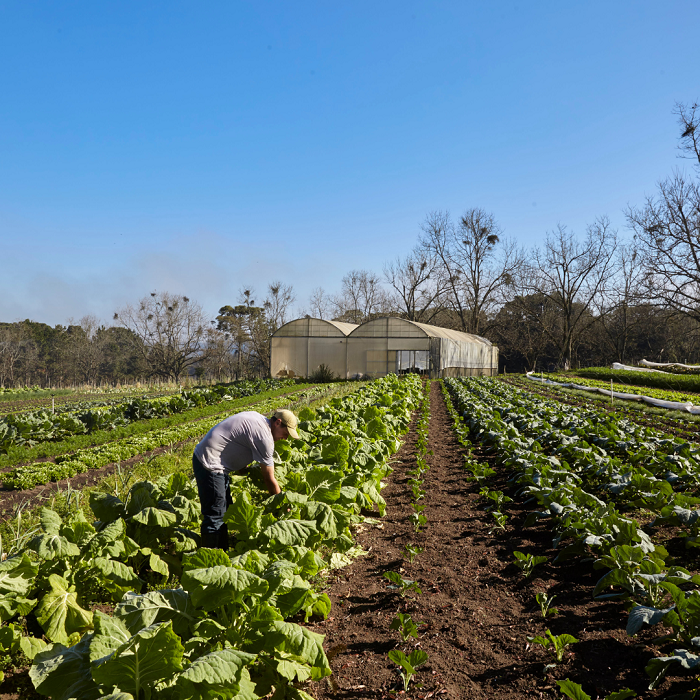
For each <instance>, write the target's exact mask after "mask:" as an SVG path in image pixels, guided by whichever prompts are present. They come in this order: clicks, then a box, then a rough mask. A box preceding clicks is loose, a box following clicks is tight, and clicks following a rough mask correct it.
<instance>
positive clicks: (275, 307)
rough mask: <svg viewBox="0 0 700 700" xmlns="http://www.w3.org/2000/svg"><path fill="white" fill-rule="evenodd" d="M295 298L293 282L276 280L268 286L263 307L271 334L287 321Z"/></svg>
mask: <svg viewBox="0 0 700 700" xmlns="http://www.w3.org/2000/svg"><path fill="white" fill-rule="evenodd" d="M295 299H296V297H295V296H294V290H293V288H292V285H291V284H282V282H279V281H275V282H272V284H269V285H268V286H267V296H266V297H265V301H264V302H263V309H265V319H266V321H267V324H268V330H269V332H270V335H272V334H273V333H274V332H275V331H276V330H277V329H278V328H280V327H281V326H283V325H284V324H285V323H287V320H288V319H287V313H288V311H289V307H290V306H291V305H292V303H293V302H294V300H295Z"/></svg>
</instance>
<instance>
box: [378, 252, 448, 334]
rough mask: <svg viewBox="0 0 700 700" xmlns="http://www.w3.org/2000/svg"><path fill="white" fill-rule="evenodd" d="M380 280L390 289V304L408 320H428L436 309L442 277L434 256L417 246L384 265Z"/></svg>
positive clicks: (440, 292)
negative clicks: (401, 256) (403, 255)
mask: <svg viewBox="0 0 700 700" xmlns="http://www.w3.org/2000/svg"><path fill="white" fill-rule="evenodd" d="M384 280H385V281H386V283H387V284H388V285H389V286H390V287H391V288H392V289H393V290H394V292H393V300H392V301H393V303H392V305H393V306H394V308H395V309H396V310H398V311H399V312H400V314H401V315H402V316H403V317H404V318H406V319H408V320H409V321H418V322H421V323H430V322H431V321H432V320H433V318H434V317H435V315H436V314H437V313H438V312H439V311H440V298H441V296H442V294H443V281H442V279H441V275H440V268H439V266H438V261H437V259H436V257H435V256H434V255H432V254H430V252H429V251H427V250H424V249H423V248H421V247H417V248H415V249H414V250H413V251H411V252H410V253H409V254H408V255H407V256H406V257H405V258H397V259H396V260H395V261H393V262H390V263H387V264H386V265H385V266H384Z"/></svg>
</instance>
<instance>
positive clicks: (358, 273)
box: [331, 270, 389, 324]
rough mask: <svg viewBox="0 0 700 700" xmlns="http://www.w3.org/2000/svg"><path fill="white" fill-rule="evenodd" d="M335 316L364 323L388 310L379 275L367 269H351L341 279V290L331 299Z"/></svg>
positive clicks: (387, 302)
mask: <svg viewBox="0 0 700 700" xmlns="http://www.w3.org/2000/svg"><path fill="white" fill-rule="evenodd" d="M331 303H332V304H333V308H334V312H335V316H336V318H338V320H341V321H347V322H348V323H358V324H359V323H364V322H365V321H368V320H370V319H372V318H374V317H376V316H378V315H381V314H382V313H387V312H388V311H389V300H388V298H387V295H386V293H385V291H384V289H383V288H382V283H381V280H380V279H379V277H378V276H377V275H376V274H375V273H374V272H369V271H368V270H351V271H350V272H348V274H347V275H345V276H344V277H343V279H342V281H341V291H340V294H337V295H336V296H334V297H333V298H332V299H331Z"/></svg>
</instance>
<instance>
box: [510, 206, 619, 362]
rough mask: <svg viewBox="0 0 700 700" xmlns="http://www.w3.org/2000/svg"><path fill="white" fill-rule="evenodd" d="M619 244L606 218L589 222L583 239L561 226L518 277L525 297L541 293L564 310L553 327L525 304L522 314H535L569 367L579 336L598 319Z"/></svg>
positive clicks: (559, 308)
mask: <svg viewBox="0 0 700 700" xmlns="http://www.w3.org/2000/svg"><path fill="white" fill-rule="evenodd" d="M616 248H617V233H616V232H615V231H614V230H613V229H611V227H610V222H609V221H608V219H607V218H606V217H601V218H600V219H598V220H597V221H596V222H595V223H594V224H592V225H590V226H588V228H587V229H586V234H585V236H584V237H583V239H578V238H577V237H576V236H575V235H574V234H573V233H572V232H570V231H567V229H566V227H565V226H561V225H560V226H558V227H557V228H556V229H555V230H554V231H552V232H550V233H549V234H547V237H546V240H545V244H544V246H543V247H542V248H539V247H537V248H535V249H534V250H533V251H532V253H531V259H530V262H529V264H528V265H527V267H526V268H525V269H524V274H523V275H522V276H521V277H520V286H521V288H522V289H523V290H524V292H525V295H528V294H536V295H542V297H544V298H545V299H546V300H547V303H548V304H550V305H551V306H553V307H555V308H557V309H558V310H559V312H560V313H559V318H560V321H559V323H558V324H557V325H556V326H554V328H552V327H551V326H550V325H549V324H548V325H544V324H542V323H541V322H540V321H539V320H538V319H539V317H538V316H533V315H532V312H531V309H529V307H528V306H525V305H522V312H523V313H524V314H527V315H530V316H533V320H534V321H535V322H537V323H539V325H540V326H541V328H542V332H543V333H546V334H547V335H548V336H549V338H550V339H551V341H552V342H553V343H554V344H555V346H556V347H557V349H558V351H559V361H560V362H561V363H562V365H563V367H564V369H570V368H571V361H572V357H573V354H574V349H575V347H576V345H577V344H578V342H579V340H580V338H581V335H582V334H583V333H584V332H585V331H586V330H588V329H589V328H590V327H591V326H592V325H593V324H594V323H595V322H596V320H597V316H595V315H594V314H593V313H592V310H593V309H594V308H595V307H599V308H600V307H601V306H602V303H601V302H600V301H599V299H600V297H602V296H603V295H604V294H605V292H606V290H607V287H608V283H609V281H610V279H611V277H612V276H613V275H614V273H615V250H616ZM525 295H520V296H519V297H516V300H517V299H518V298H524V296H525Z"/></svg>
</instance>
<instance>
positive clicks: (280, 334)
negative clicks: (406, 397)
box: [271, 317, 498, 378]
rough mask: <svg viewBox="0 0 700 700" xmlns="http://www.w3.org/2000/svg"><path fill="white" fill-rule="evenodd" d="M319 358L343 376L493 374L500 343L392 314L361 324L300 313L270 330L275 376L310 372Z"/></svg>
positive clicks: (317, 365) (319, 360)
mask: <svg viewBox="0 0 700 700" xmlns="http://www.w3.org/2000/svg"><path fill="white" fill-rule="evenodd" d="M321 364H325V365H326V366H327V367H329V368H330V369H331V370H332V371H333V373H334V374H337V375H338V376H340V377H342V378H355V377H383V376H385V375H387V374H390V373H392V372H395V373H397V374H404V373H406V372H417V373H420V374H426V375H429V376H430V377H451V376H461V375H483V374H486V375H492V374H497V373H498V348H497V347H495V346H494V345H492V344H491V343H490V342H489V341H488V340H486V339H485V338H481V337H479V336H476V335H470V334H468V333H461V332H459V331H453V330H449V329H447V328H439V327H437V326H429V325H426V324H424V323H416V322H414V321H406V320H405V319H401V318H393V317H384V318H378V319H375V320H372V321H367V322H365V323H363V324H362V325H360V326H355V325H353V324H350V323H339V322H337V321H322V320H320V319H298V320H297V321H291V322H290V323H287V324H286V325H284V326H282V328H280V329H279V330H278V331H277V332H276V333H275V334H274V335H273V336H272V361H271V373H272V376H275V377H290V376H291V377H294V376H300V377H308V376H309V375H310V374H312V373H313V372H314V371H316V370H317V369H318V367H319V365H321Z"/></svg>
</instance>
